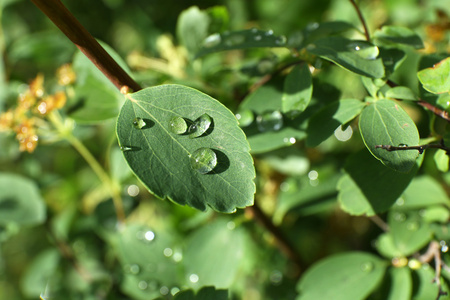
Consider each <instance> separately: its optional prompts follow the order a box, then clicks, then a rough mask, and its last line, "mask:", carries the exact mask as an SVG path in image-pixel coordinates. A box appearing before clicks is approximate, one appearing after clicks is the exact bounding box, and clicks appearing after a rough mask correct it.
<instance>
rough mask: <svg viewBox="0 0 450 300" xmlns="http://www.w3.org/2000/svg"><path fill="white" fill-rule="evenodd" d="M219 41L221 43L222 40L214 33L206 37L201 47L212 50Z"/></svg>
mask: <svg viewBox="0 0 450 300" xmlns="http://www.w3.org/2000/svg"><path fill="white" fill-rule="evenodd" d="M221 41H222V38H221V37H220V34H218V33H215V34H212V35H210V36H208V37H207V38H206V39H205V40H204V42H203V47H206V48H212V47H214V46H217V45H219V44H220V42H221Z"/></svg>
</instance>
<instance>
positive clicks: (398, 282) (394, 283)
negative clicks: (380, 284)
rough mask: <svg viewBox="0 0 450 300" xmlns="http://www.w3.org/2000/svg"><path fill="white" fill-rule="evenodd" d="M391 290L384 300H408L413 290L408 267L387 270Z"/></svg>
mask: <svg viewBox="0 0 450 300" xmlns="http://www.w3.org/2000/svg"><path fill="white" fill-rule="evenodd" d="M389 273H390V275H391V289H390V291H389V296H388V298H387V299H386V300H410V299H411V294H412V290H413V285H412V277H411V271H410V269H409V268H408V267H402V268H389Z"/></svg>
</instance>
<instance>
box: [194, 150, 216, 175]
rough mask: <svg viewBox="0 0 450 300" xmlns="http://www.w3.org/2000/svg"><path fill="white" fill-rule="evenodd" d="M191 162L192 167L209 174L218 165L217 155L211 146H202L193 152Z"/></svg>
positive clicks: (201, 172)
mask: <svg viewBox="0 0 450 300" xmlns="http://www.w3.org/2000/svg"><path fill="white" fill-rule="evenodd" d="M190 162H191V168H192V169H194V170H196V171H197V172H199V173H200V174H207V173H209V172H211V171H212V170H213V169H214V168H215V166H216V165H217V156H216V153H215V152H214V151H213V150H211V149H210V148H200V149H197V150H195V151H194V152H193V153H192V155H191V157H190Z"/></svg>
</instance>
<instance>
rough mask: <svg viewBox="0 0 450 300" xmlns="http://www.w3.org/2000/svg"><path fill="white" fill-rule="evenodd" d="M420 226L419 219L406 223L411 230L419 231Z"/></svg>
mask: <svg viewBox="0 0 450 300" xmlns="http://www.w3.org/2000/svg"><path fill="white" fill-rule="evenodd" d="M419 227H420V224H419V222H417V221H412V222H409V223H408V224H406V229H408V230H410V231H417V230H418V229H419Z"/></svg>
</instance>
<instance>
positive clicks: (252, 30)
mask: <svg viewBox="0 0 450 300" xmlns="http://www.w3.org/2000/svg"><path fill="white" fill-rule="evenodd" d="M250 31H251V32H252V33H257V32H258V29H257V28H252V29H250Z"/></svg>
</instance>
